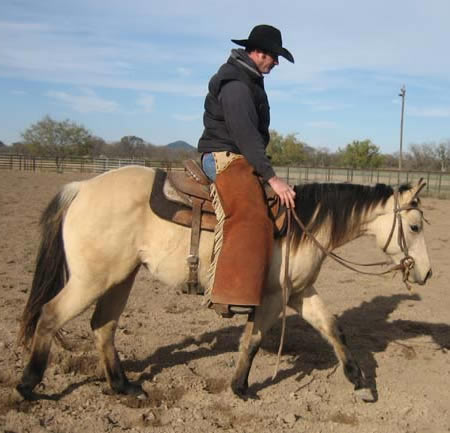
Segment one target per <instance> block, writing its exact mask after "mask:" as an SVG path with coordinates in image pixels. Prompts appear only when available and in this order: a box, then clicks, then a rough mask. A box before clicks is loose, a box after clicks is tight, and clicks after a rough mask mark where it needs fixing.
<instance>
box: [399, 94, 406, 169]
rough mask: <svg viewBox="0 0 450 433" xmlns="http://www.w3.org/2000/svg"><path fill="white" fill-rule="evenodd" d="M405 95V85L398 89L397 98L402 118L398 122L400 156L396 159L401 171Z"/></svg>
mask: <svg viewBox="0 0 450 433" xmlns="http://www.w3.org/2000/svg"><path fill="white" fill-rule="evenodd" d="M405 95H406V88H405V85H403V87H402V88H401V89H400V93H399V94H398V96H400V97H401V98H402V117H401V120H400V155H399V158H398V169H399V170H401V169H402V162H403V116H404V114H405Z"/></svg>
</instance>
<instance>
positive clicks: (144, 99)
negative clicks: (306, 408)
mask: <svg viewBox="0 0 450 433" xmlns="http://www.w3.org/2000/svg"><path fill="white" fill-rule="evenodd" d="M136 103H137V104H138V105H139V106H140V107H141V108H143V109H144V111H145V112H146V113H150V112H151V111H153V109H154V107H155V97H154V96H153V95H144V94H143V95H140V96H139V98H138V99H137V102H136Z"/></svg>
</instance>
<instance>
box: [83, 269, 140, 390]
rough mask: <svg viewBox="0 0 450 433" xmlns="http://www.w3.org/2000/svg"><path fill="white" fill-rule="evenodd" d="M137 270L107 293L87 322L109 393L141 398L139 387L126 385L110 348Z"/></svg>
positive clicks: (117, 361) (113, 349)
mask: <svg viewBox="0 0 450 433" xmlns="http://www.w3.org/2000/svg"><path fill="white" fill-rule="evenodd" d="M137 270H138V269H136V270H135V271H133V273H132V274H131V275H130V276H129V277H128V278H127V279H126V280H125V281H123V282H122V283H120V284H117V285H115V286H114V287H112V288H111V289H109V290H108V292H106V293H105V294H104V295H103V296H102V297H101V298H100V299H99V300H98V301H97V305H96V308H95V312H94V314H93V316H92V319H91V327H92V330H93V331H94V335H95V342H96V346H97V349H98V351H99V353H100V358H101V362H102V364H103V369H104V372H105V376H106V380H107V381H108V384H109V386H110V387H111V389H112V390H113V391H114V392H117V393H119V394H132V395H136V396H138V397H145V396H146V394H145V393H144V391H143V390H142V388H141V387H140V386H139V385H136V384H131V383H130V382H129V381H128V379H127V377H126V375H125V373H124V371H123V368H122V365H121V363H120V359H119V355H118V354H117V351H116V348H115V346H114V335H115V332H116V329H117V323H118V321H119V317H120V315H121V314H122V312H123V310H124V308H125V305H126V303H127V300H128V296H129V294H130V291H131V287H132V285H133V282H134V279H135V277H136V273H137Z"/></svg>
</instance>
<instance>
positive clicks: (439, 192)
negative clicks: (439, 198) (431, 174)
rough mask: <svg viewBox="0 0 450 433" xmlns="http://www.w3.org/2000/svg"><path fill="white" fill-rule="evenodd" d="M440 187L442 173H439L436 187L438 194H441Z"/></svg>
mask: <svg viewBox="0 0 450 433" xmlns="http://www.w3.org/2000/svg"><path fill="white" fill-rule="evenodd" d="M441 185H442V173H439V186H438V194H439V195H440V194H441Z"/></svg>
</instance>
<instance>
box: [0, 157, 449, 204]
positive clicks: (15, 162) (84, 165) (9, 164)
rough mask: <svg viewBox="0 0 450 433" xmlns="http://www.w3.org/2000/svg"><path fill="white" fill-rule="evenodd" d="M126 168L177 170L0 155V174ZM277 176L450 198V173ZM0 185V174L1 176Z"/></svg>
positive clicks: (175, 166) (305, 170) (329, 170)
mask: <svg viewBox="0 0 450 433" xmlns="http://www.w3.org/2000/svg"><path fill="white" fill-rule="evenodd" d="M127 165H142V166H145V167H160V168H163V169H165V170H180V169H182V165H181V163H180V162H167V161H151V160H148V159H117V158H95V159H85V158H65V159H55V158H53V159H51V158H38V157H29V156H24V155H10V154H0V170H1V169H6V170H29V171H47V172H60V173H63V172H78V173H103V172H105V171H109V170H113V169H116V168H120V167H124V166H127ZM275 171H276V173H277V175H278V176H280V177H281V178H283V179H285V180H287V181H288V182H289V183H291V184H297V183H309V182H350V183H358V184H362V185H371V184H375V183H385V184H388V185H392V186H395V185H400V184H402V183H408V182H411V183H413V184H414V183H415V182H417V181H418V180H419V178H421V177H422V178H424V179H425V180H426V182H427V186H426V188H425V191H424V192H425V193H426V194H427V195H432V196H435V197H441V198H450V173H447V172H433V171H412V170H403V171H399V170H388V169H373V170H367V169H366V170H361V169H353V168H339V167H326V168H323V167H275ZM0 182H1V173H0Z"/></svg>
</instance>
